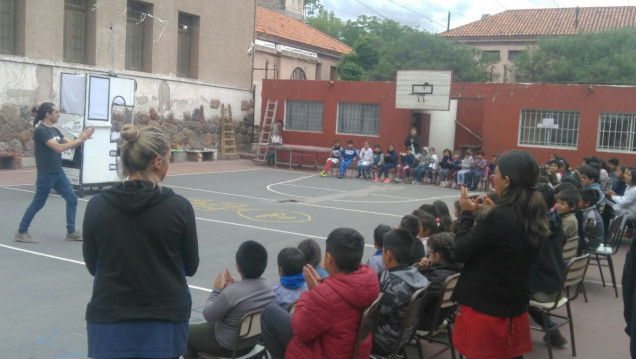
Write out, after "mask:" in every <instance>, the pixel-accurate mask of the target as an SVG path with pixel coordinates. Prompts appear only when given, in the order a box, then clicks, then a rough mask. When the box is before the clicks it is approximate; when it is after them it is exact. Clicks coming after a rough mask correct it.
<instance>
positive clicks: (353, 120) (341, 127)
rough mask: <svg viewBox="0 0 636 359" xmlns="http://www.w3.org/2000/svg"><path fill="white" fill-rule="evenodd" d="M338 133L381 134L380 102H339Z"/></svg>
mask: <svg viewBox="0 0 636 359" xmlns="http://www.w3.org/2000/svg"><path fill="white" fill-rule="evenodd" d="M338 133H342V134H349V135H368V136H379V135H380V104H376V103H348V102H339V103H338Z"/></svg>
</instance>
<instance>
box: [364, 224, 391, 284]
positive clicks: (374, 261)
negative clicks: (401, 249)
mask: <svg viewBox="0 0 636 359" xmlns="http://www.w3.org/2000/svg"><path fill="white" fill-rule="evenodd" d="M390 230H391V227H389V226H387V225H386V224H380V225H379V226H377V227H375V230H374V231H373V246H374V247H375V249H376V252H375V253H374V254H373V256H371V258H369V259H368V260H367V265H368V266H369V267H371V268H373V270H374V271H375V273H376V274H380V272H381V271H382V270H383V269H384V263H383V262H382V247H383V236H384V233H386V232H388V231H390Z"/></svg>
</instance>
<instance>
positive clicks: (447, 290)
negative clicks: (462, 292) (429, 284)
mask: <svg viewBox="0 0 636 359" xmlns="http://www.w3.org/2000/svg"><path fill="white" fill-rule="evenodd" d="M458 279H459V273H458V274H454V275H451V276H449V277H448V278H446V280H445V281H444V284H443V285H442V288H441V292H440V296H439V298H438V299H437V301H436V302H434V303H432V304H434V305H435V312H434V315H433V316H432V318H431V327H430V328H424V330H416V331H415V333H414V334H413V336H414V338H415V345H416V346H417V354H418V356H419V358H420V359H424V354H423V352H422V342H421V341H422V340H427V341H429V342H435V343H440V344H444V345H446V346H448V347H449V348H450V351H451V357H452V358H453V359H455V358H456V354H455V346H454V345H453V340H452V338H453V329H452V324H453V319H451V317H452V316H449V317H448V318H440V314H441V312H442V309H448V308H456V307H457V303H455V302H453V301H452V300H451V296H452V295H453V290H455V286H456V285H457V280H458ZM422 310H424V308H422ZM440 319H443V321H442V322H441V324H439V325H437V323H438V322H439V320H440ZM444 330H446V335H447V336H448V338H447V340H442V339H438V338H437V336H438V335H439V334H440V333H442V332H443V331H444ZM444 350H446V349H442V350H441V351H439V352H438V353H436V354H435V356H437V355H438V354H440V353H441V352H442V351H444Z"/></svg>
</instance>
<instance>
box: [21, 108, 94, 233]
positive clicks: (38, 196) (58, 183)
mask: <svg viewBox="0 0 636 359" xmlns="http://www.w3.org/2000/svg"><path fill="white" fill-rule="evenodd" d="M31 113H32V114H35V120H34V121H33V125H34V126H36V127H35V131H33V144H34V149H35V165H36V168H37V172H38V175H37V180H36V182H35V185H36V190H35V196H34V197H33V201H32V202H31V204H30V205H29V207H28V208H27V209H26V211H25V212H24V215H23V216H22V220H21V221H20V226H19V228H18V233H16V235H15V240H16V241H17V242H25V243H36V242H38V240H37V239H36V238H33V237H31V235H30V234H29V225H31V221H33V218H34V217H35V215H36V213H38V211H39V210H41V209H42V207H44V204H45V203H46V200H47V199H48V197H49V194H50V193H51V189H55V191H57V193H59V194H60V196H62V198H64V200H65V201H66V239H68V240H72V241H81V240H82V235H81V234H80V233H79V232H77V231H76V230H75V213H76V211H77V196H76V195H75V192H74V191H73V187H72V186H71V183H70V182H69V181H68V178H67V177H66V174H65V173H64V171H63V170H62V152H64V151H66V150H68V149H71V148H75V147H78V146H80V145H81V144H82V143H84V141H86V140H87V139H89V138H91V135H92V134H93V132H94V131H95V129H93V128H87V129H85V130H84V131H82V132H81V133H80V134H79V135H78V136H77V138H76V139H74V140H72V141H71V140H69V139H68V138H66V137H64V135H62V133H61V132H60V130H58V129H57V128H55V127H53V125H55V124H56V123H57V121H58V120H59V119H60V111H59V110H58V108H57V106H55V105H54V104H53V103H51V102H44V103H42V104H41V105H40V106H34V107H33V108H32V109H31Z"/></svg>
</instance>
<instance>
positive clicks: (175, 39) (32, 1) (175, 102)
mask: <svg viewBox="0 0 636 359" xmlns="http://www.w3.org/2000/svg"><path fill="white" fill-rule="evenodd" d="M255 8H256V6H255V1H254V0H249V1H248V0H245V1H243V0H242V1H232V0H215V1H211V0H203V1H201V0H182V1H171V0H148V1H135V0H109V1H94V0H2V1H0V78H2V81H0V151H2V150H3V149H5V150H6V149H8V150H15V151H16V152H23V153H24V154H25V155H27V156H28V155H30V154H32V143H30V142H29V140H28V138H29V137H28V136H27V134H26V133H25V132H24V131H29V130H32V129H30V128H29V124H28V121H29V115H28V108H30V107H31V106H32V105H33V104H35V103H40V102H43V101H52V102H54V103H59V100H60V99H59V86H60V77H61V73H77V74H86V73H90V74H116V75H117V76H120V77H126V78H133V79H135V80H136V81H137V90H136V93H135V96H136V104H135V110H134V111H135V118H137V117H138V118H140V119H141V120H142V121H143V122H147V121H149V120H152V121H156V122H151V124H154V125H159V126H163V127H166V129H167V130H169V132H170V133H171V134H172V135H173V136H174V135H176V132H177V131H179V132H180V131H182V129H183V128H190V127H192V126H189V124H188V121H191V120H193V119H196V120H197V121H199V122H200V121H202V120H203V122H205V121H206V120H207V121H212V122H211V123H210V124H209V126H202V127H204V128H207V130H201V129H200V128H199V127H196V128H195V130H194V131H193V132H194V133H190V132H188V134H189V135H190V136H189V137H196V138H192V141H191V143H190V144H191V145H193V147H194V146H202V143H201V142H202V141H204V139H205V138H207V140H206V141H207V142H210V136H205V135H208V134H211V135H215V133H209V132H214V131H212V130H215V131H216V128H217V127H218V126H215V123H214V121H215V120H217V121H218V117H219V115H220V104H221V103H225V104H229V105H232V108H233V110H234V113H233V115H234V118H235V119H240V120H243V118H244V117H246V116H251V114H253V110H251V111H250V106H251V100H252V97H253V95H252V92H251V89H252V63H253V56H252V54H250V53H249V52H248V49H249V48H250V46H251V44H252V42H253V40H254V25H255V23H254V19H255ZM201 111H203V113H204V116H205V117H203V116H202V115H200V113H201ZM168 119H169V121H167V120H168ZM179 121H186V122H184V123H183V125H179V126H176V125H175V124H176V123H177V122H179ZM168 122H172V125H175V126H174V128H173V127H172V126H167V125H168ZM192 122H193V121H192ZM168 127H169V128H168ZM175 128H178V130H175ZM206 131H207V132H206ZM20 133H22V135H21V136H20V135H19V134H20ZM212 137H215V136H212ZM16 139H17V140H18V142H20V143H18V142H16ZM213 139H214V138H213ZM184 142H188V141H187V139H186V140H185V141H184ZM184 145H188V143H184ZM207 145H212V144H210V143H207Z"/></svg>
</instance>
